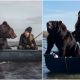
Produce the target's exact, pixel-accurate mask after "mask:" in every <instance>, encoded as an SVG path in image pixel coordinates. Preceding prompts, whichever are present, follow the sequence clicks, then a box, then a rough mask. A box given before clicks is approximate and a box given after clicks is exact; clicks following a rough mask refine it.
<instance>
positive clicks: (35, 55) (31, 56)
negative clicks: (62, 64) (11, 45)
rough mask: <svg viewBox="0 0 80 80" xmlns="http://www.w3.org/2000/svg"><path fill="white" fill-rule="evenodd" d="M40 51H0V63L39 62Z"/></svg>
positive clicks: (40, 57)
mask: <svg viewBox="0 0 80 80" xmlns="http://www.w3.org/2000/svg"><path fill="white" fill-rule="evenodd" d="M41 60H42V51H41V50H0V61H41Z"/></svg>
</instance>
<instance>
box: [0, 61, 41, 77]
mask: <svg viewBox="0 0 80 80" xmlns="http://www.w3.org/2000/svg"><path fill="white" fill-rule="evenodd" d="M41 78H42V70H41V62H2V63H0V79H41Z"/></svg>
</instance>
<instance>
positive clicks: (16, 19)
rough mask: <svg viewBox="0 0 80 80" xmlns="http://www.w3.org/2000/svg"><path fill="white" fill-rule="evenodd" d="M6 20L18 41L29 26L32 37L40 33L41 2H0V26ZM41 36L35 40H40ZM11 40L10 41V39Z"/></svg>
mask: <svg viewBox="0 0 80 80" xmlns="http://www.w3.org/2000/svg"><path fill="white" fill-rule="evenodd" d="M4 20H6V21H7V22H8V23H9V25H10V26H11V27H12V28H13V29H14V31H15V32H16V34H17V38H16V39H13V41H15V40H19V37H20V35H21V33H23V31H24V30H25V28H27V27H28V26H31V27H32V28H33V34H34V36H37V35H38V34H39V33H40V32H41V31H42V2H41V1H3V2H1V1H0V24H1V23H2V22H3V21H4ZM40 39H41V36H40V37H39V38H37V40H40ZM10 40H12V39H10Z"/></svg>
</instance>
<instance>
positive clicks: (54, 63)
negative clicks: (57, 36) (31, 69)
mask: <svg viewBox="0 0 80 80" xmlns="http://www.w3.org/2000/svg"><path fill="white" fill-rule="evenodd" d="M44 56H45V63H46V66H47V68H48V69H49V70H50V71H51V72H53V73H80V58H79V57H73V58H64V57H60V58H54V56H53V55H52V54H45V55H44Z"/></svg>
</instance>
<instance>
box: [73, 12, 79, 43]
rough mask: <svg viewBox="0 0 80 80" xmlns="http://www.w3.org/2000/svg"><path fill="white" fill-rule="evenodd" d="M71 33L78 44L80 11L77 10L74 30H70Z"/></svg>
mask: <svg viewBox="0 0 80 80" xmlns="http://www.w3.org/2000/svg"><path fill="white" fill-rule="evenodd" d="M72 34H73V36H74V37H75V39H76V41H77V42H79V44H80V11H79V12H78V19H77V22H76V24H75V31H74V32H72Z"/></svg>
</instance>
